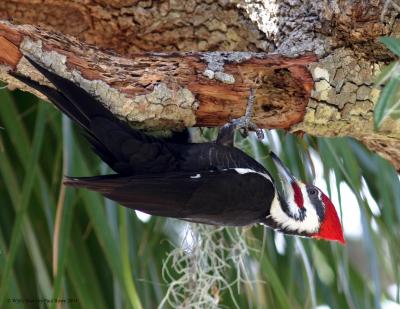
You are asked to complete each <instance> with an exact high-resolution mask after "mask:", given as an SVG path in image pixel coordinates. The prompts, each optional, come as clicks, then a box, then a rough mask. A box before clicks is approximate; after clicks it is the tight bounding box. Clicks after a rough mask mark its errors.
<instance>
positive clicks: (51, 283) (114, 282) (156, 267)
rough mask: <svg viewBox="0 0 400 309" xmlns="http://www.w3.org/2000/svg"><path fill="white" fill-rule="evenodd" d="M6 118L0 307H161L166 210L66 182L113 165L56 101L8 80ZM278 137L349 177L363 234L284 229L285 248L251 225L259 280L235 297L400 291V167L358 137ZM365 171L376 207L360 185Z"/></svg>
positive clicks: (246, 145) (288, 149)
mask: <svg viewBox="0 0 400 309" xmlns="http://www.w3.org/2000/svg"><path fill="white" fill-rule="evenodd" d="M0 127H2V128H1V129H0V307H1V308H8V307H13V305H15V304H14V303H13V299H25V300H35V299H36V300H40V299H48V300H50V299H54V298H64V299H69V298H70V299H72V300H74V299H77V302H71V303H69V304H63V307H65V308H68V307H69V308H156V307H157V305H158V304H159V303H160V302H161V300H162V298H163V297H164V295H165V292H166V290H167V288H168V283H167V282H165V281H164V280H163V278H162V277H161V267H162V263H163V259H165V257H166V255H167V253H168V252H169V251H170V250H171V249H172V248H173V245H172V244H171V243H176V242H177V237H176V235H175V234H174V233H171V232H170V231H169V229H168V228H167V225H166V220H165V219H162V218H156V217H153V218H152V219H151V220H150V221H149V222H148V223H143V222H142V221H140V220H139V219H138V218H137V217H136V215H135V212H133V211H129V210H127V209H125V208H122V207H115V205H114V203H112V202H110V201H107V200H104V199H103V198H102V197H100V196H99V195H97V194H94V193H91V192H88V191H85V190H74V189H66V190H65V189H64V188H63V187H62V185H61V179H62V176H63V175H74V176H84V175H86V176H88V175H95V174H99V173H105V172H106V171H107V168H106V167H105V166H103V165H101V164H100V162H99V160H98V159H97V157H96V158H95V156H94V155H93V154H92V153H91V151H90V149H89V147H88V146H87V144H86V143H85V141H84V139H83V138H82V136H81V135H80V134H79V131H78V130H76V128H75V127H74V126H71V123H70V122H69V121H68V120H67V119H66V118H64V117H62V116H61V113H59V112H58V111H57V110H56V109H54V108H53V107H52V106H51V105H50V104H47V103H43V102H39V100H38V99H36V98H35V97H33V96H31V95H28V94H25V93H21V92H13V93H10V92H8V91H7V90H4V89H3V90H1V91H0ZM279 137H280V139H281V141H282V145H283V146H282V147H283V149H282V153H281V158H282V159H283V160H284V161H285V162H286V163H287V164H288V165H289V167H290V168H291V170H292V172H293V173H294V174H295V175H296V176H298V177H299V178H301V179H303V180H307V181H312V178H313V176H312V173H311V172H310V171H312V168H311V169H310V168H309V167H310V166H311V165H310V158H309V149H310V148H311V147H312V148H313V149H315V150H316V151H317V152H318V153H319V154H320V155H321V158H322V161H323V164H324V171H325V176H326V179H328V178H329V177H328V175H329V171H333V172H334V174H335V175H336V181H337V183H336V184H332V185H333V186H339V184H340V182H341V181H344V182H346V183H348V184H349V186H350V187H351V188H352V190H353V191H354V193H355V194H356V196H357V199H358V205H359V208H360V211H361V218H362V226H363V232H362V238H361V239H357V240H348V242H347V245H346V246H340V245H338V244H336V243H328V242H323V241H315V240H309V239H300V240H297V241H296V239H295V238H294V237H289V236H285V239H286V250H285V252H284V254H280V253H278V251H277V248H276V244H275V242H274V232H273V231H270V230H265V229H264V228H262V227H253V228H252V229H251V230H249V231H248V234H249V243H251V246H252V247H257V248H261V249H262V252H261V253H259V254H254V255H253V254H252V255H251V256H249V257H248V262H249V264H251V265H252V267H250V268H249V269H250V270H249V271H250V272H251V274H252V278H254V279H255V281H254V282H252V283H250V282H248V283H245V284H244V286H242V287H241V289H240V293H238V292H237V290H236V289H234V290H235V291H236V292H235V293H236V295H235V298H236V300H237V302H238V304H239V306H240V308H310V307H312V306H313V305H315V304H318V305H321V304H327V305H329V306H330V307H331V308H378V307H380V305H381V303H382V301H384V300H386V299H391V300H392V301H397V302H399V295H398V293H397V296H396V297H395V298H397V299H393V298H391V296H390V295H389V294H388V289H387V288H388V285H389V284H393V283H396V284H397V286H398V285H399V282H400V250H399V244H400V241H399V239H400V229H399V223H400V183H399V177H398V175H397V173H396V171H395V170H394V169H393V168H392V167H391V166H390V165H389V164H388V163H387V162H386V161H385V160H383V159H382V158H380V157H378V156H376V155H374V154H371V153H369V152H368V151H367V150H366V149H365V148H364V147H363V146H361V145H360V144H359V143H357V142H355V141H353V140H351V139H343V138H341V139H320V138H310V137H305V138H303V139H300V138H297V137H294V136H292V135H289V134H287V135H286V134H284V133H283V132H280V133H279ZM239 144H240V145H242V147H243V149H244V150H245V151H247V152H248V153H250V154H252V155H253V156H254V157H255V158H256V159H258V160H259V161H260V162H262V163H263V164H265V165H267V166H269V168H271V169H273V166H272V164H271V162H270V160H269V158H268V157H267V154H268V146H266V145H265V144H262V143H260V142H257V141H255V140H254V139H249V140H246V141H239ZM362 177H363V178H364V179H365V181H366V183H367V185H368V187H369V189H370V192H371V194H372V196H373V197H374V199H375V200H376V201H377V203H378V205H379V207H380V215H374V214H373V213H372V211H371V209H370V207H369V206H368V203H367V201H366V199H365V197H364V196H363V195H362V194H361V193H360V192H361V178H362ZM342 211H343V213H346V203H344V204H343V205H342ZM372 219H373V220H374V222H375V223H376V228H374V229H373V228H372V225H371V222H372ZM175 223H176V222H174V224H175ZM55 231H59V234H58V236H57V235H56V236H55V234H54V233H55ZM55 239H56V241H54V240H55ZM297 242H299V243H300V245H299V244H297ZM299 248H300V249H301V250H299ZM55 249H57V252H58V254H55V253H54V252H55V251H54V250H55ZM54 256H55V257H56V258H55V259H54ZM54 268H57V271H56V272H55V271H54ZM229 272H231V273H232V274H231V275H232V276H234V272H235V271H234V267H232V269H230V270H228V273H227V276H228V277H229V276H230V274H229ZM220 297H221V304H222V305H225V306H226V307H228V308H233V302H232V300H231V296H230V295H229V294H227V293H222V295H220ZM18 305H19V307H18V308H24V307H25V308H32V307H40V308H46V307H52V308H55V307H56V303H52V304H46V303H44V302H42V303H39V302H36V303H19V304H18Z"/></svg>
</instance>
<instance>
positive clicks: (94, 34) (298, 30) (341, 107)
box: [0, 0, 400, 169]
mask: <svg viewBox="0 0 400 309" xmlns="http://www.w3.org/2000/svg"><path fill="white" fill-rule="evenodd" d="M390 3H391V1H389V0H388V1H383V0H371V1H366V0H357V1H353V0H326V1H299V0H276V1H263V0H258V1H246V0H231V1H228V0H219V1H218V0H207V1H203V0H202V1H194V0H192V1H173V0H170V1H151V0H147V1H137V0H125V1H122V0H120V1H118V0H115V1H94V0H86V1H83V0H74V1H67V0H38V1H28V0H9V1H2V2H1V3H0V17H2V18H13V20H14V22H17V23H29V24H34V25H41V26H44V27H47V28H48V29H52V30H57V31H60V32H62V33H64V34H70V35H73V36H75V37H78V38H80V39H82V40H84V41H86V42H89V43H93V44H96V45H97V46H100V47H106V48H112V49H114V50H116V51H117V52H118V53H120V54H121V55H124V56H131V55H133V54H134V53H135V52H137V51H162V52H165V51H177V50H179V51H206V50H207V51H212V50H225V51H235V50H236V51H256V52H275V53H279V54H280V55H287V56H298V55H306V54H308V53H310V52H311V53H314V54H315V55H316V56H317V57H318V60H317V61H315V62H314V63H312V64H310V65H309V69H310V70H311V72H312V76H313V79H314V82H315V88H314V90H313V92H312V94H311V98H310V100H309V101H308V103H307V108H306V114H305V117H304V120H302V121H300V120H301V119H300V118H298V119H297V120H296V121H295V122H298V123H297V124H296V125H294V126H292V127H291V130H292V131H304V132H306V133H310V134H313V135H323V136H353V137H355V138H357V139H359V140H360V141H362V142H363V143H364V144H365V145H367V146H368V147H369V148H370V149H371V150H373V151H376V152H379V153H380V154H382V155H383V156H385V157H386V158H388V159H389V160H390V161H391V162H392V163H393V164H394V165H395V166H396V167H397V169H400V124H399V122H398V121H392V120H389V121H387V122H386V123H385V124H384V126H383V129H382V131H380V132H374V131H373V127H372V111H373V107H374V104H375V103H376V99H377V97H378V95H379V91H378V90H376V89H374V88H373V85H372V81H373V78H374V75H376V74H377V73H378V72H379V71H380V70H381V68H382V66H383V65H384V64H385V63H387V61H389V60H390V59H391V55H390V53H389V52H388V51H387V50H386V49H385V48H384V47H383V46H382V45H380V44H379V43H378V41H377V38H378V37H379V36H383V35H398V34H400V18H399V13H398V12H397V11H396V10H395V7H394V6H393V5H391V4H390ZM0 42H1V41H0ZM11 60H12V59H11ZM225 68H226V69H227V67H225ZM226 69H225V71H226ZM225 71H224V72H225ZM269 76H270V77H271V76H272V75H269ZM277 77H279V74H278V75H277ZM252 80H253V81H254V79H252ZM271 82H273V81H271ZM278 88H279V87H278ZM239 93H240V98H241V99H240V100H241V101H242V102H243V101H244V97H245V91H244V88H241V90H240V91H239ZM279 95H282V92H281V93H279ZM275 98H276V97H275ZM282 98H284V97H282ZM196 99H198V98H196ZM277 101H279V100H277ZM226 103H227V102H226ZM215 106H216V110H215V111H216V112H217V111H218V112H220V110H221V108H218V106H219V105H215ZM222 106H223V105H222ZM200 110H201V108H200ZM264 110H267V112H268V108H265V109H264ZM282 110H284V108H283V109H282ZM259 111H261V109H260V108H259V109H258V111H257V112H259ZM272 112H273V113H276V114H279V113H280V112H281V110H279V109H277V110H273V111H272ZM235 116H236V114H235ZM210 124H214V123H210ZM274 126H275V125H274ZM278 126H279V125H278Z"/></svg>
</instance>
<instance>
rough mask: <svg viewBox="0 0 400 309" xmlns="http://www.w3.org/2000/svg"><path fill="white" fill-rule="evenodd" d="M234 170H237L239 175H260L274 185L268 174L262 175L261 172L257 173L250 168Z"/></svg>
mask: <svg viewBox="0 0 400 309" xmlns="http://www.w3.org/2000/svg"><path fill="white" fill-rule="evenodd" d="M233 170H235V171H236V172H237V173H238V174H248V173H254V174H258V175H261V176H263V177H264V178H266V179H268V180H269V181H270V182H272V183H273V181H272V179H271V177H270V176H269V175H268V174H264V173H260V172H257V171H255V170H252V169H250V168H234V169H233Z"/></svg>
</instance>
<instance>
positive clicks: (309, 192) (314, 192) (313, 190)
mask: <svg viewBox="0 0 400 309" xmlns="http://www.w3.org/2000/svg"><path fill="white" fill-rule="evenodd" d="M317 193H318V191H317V189H314V188H311V189H308V194H309V195H317Z"/></svg>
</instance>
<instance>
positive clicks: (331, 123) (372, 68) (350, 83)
mask: <svg viewBox="0 0 400 309" xmlns="http://www.w3.org/2000/svg"><path fill="white" fill-rule="evenodd" d="M309 69H310V71H311V73H312V76H313V79H314V81H315V87H314V90H313V91H312V93H311V98H310V101H309V104H308V106H307V109H306V114H305V117H304V120H303V121H302V122H301V123H300V124H298V125H296V126H294V127H293V128H292V129H293V131H297V130H302V131H305V132H309V133H311V134H314V135H325V136H326V135H328V136H349V135H350V136H355V137H356V136H361V135H362V136H365V134H367V133H371V134H372V133H373V132H374V128H373V110H374V106H375V104H376V102H377V100H378V98H379V92H380V91H379V90H378V89H377V88H376V87H374V85H373V81H374V77H375V76H376V75H377V74H378V73H379V72H380V70H381V65H380V64H376V63H371V62H369V61H368V60H366V59H359V58H358V57H356V56H355V54H354V51H352V50H349V49H344V48H342V49H337V50H336V51H335V52H334V53H332V54H331V55H329V56H328V57H326V58H324V59H321V60H320V61H319V62H318V63H314V64H311V65H310V66H309ZM381 134H384V135H386V136H388V137H393V138H400V121H396V120H387V121H385V123H384V124H383V126H382V130H381Z"/></svg>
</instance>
